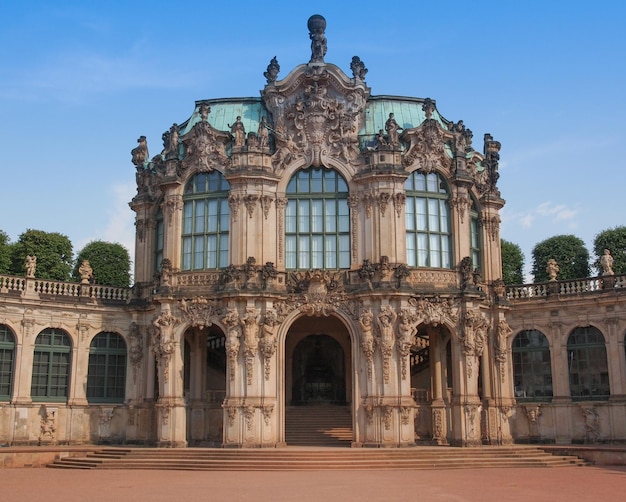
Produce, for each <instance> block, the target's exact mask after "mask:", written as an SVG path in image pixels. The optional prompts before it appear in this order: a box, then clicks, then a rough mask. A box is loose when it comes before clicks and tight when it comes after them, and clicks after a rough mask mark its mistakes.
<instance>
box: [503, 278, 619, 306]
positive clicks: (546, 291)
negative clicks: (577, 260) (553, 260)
mask: <svg viewBox="0 0 626 502" xmlns="http://www.w3.org/2000/svg"><path fill="white" fill-rule="evenodd" d="M623 288H626V274H622V275H606V276H601V277H588V278H584V279H570V280H564V281H550V282H541V283H537V284H522V285H512V286H507V288H506V298H507V300H509V301H517V300H532V299H538V298H544V299H545V298H546V297H548V296H551V295H552V296H554V295H561V296H568V295H578V294H583V293H601V292H606V291H607V290H613V289H623Z"/></svg>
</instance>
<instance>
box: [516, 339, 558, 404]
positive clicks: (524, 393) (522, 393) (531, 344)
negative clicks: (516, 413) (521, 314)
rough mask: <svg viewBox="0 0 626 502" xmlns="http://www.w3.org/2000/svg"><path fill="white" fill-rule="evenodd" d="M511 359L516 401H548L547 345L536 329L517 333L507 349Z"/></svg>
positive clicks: (549, 369) (549, 384)
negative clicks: (509, 348) (510, 353)
mask: <svg viewBox="0 0 626 502" xmlns="http://www.w3.org/2000/svg"><path fill="white" fill-rule="evenodd" d="M511 352H512V356H513V385H514V389H513V390H514V393H515V397H516V399H517V400H519V401H549V400H551V399H552V365H551V363H550V344H549V343H548V339H547V338H546V336H545V335H544V334H543V333H542V332H541V331H538V330H536V329H528V330H524V331H521V332H520V333H518V334H517V335H516V336H515V338H514V339H513V346H512V348H511Z"/></svg>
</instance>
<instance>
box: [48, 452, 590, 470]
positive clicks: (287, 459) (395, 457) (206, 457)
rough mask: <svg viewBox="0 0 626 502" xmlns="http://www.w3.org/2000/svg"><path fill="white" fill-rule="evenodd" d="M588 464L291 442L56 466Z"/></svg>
mask: <svg viewBox="0 0 626 502" xmlns="http://www.w3.org/2000/svg"><path fill="white" fill-rule="evenodd" d="M583 465H587V463H586V462H585V461H584V460H581V459H579V458H578V457H573V456H566V455H551V454H549V453H546V452H544V451H543V450H541V449H540V448H537V447H532V446H485V447H478V448H453V447H443V446H437V447H412V448H398V449H369V448H316V447H291V448H290V447H287V448H280V449H267V450H266V449H254V450H252V449H250V450H233V449H210V448H181V449H172V448H168V449H165V448H102V449H100V450H98V451H96V452H94V453H92V454H88V455H85V456H82V457H65V458H62V459H59V460H56V461H55V462H53V463H52V464H49V465H48V466H47V467H52V468H57V469H163V470H189V471H295V470H381V469H395V470H398V469H463V468H493V467H500V468H507V467H508V468H516V467H563V466H583Z"/></svg>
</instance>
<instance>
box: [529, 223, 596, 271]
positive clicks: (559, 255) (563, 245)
mask: <svg viewBox="0 0 626 502" xmlns="http://www.w3.org/2000/svg"><path fill="white" fill-rule="evenodd" d="M550 258H554V259H555V260H556V262H557V264H558V265H559V269H560V270H559V275H558V277H557V279H559V280H566V279H578V278H583V277H589V251H587V248H586V247H585V243H584V242H583V241H582V240H581V239H579V238H578V237H576V236H575V235H555V236H554V237H550V238H548V239H546V240H544V241H541V242H540V243H539V244H537V245H536V246H535V247H534V248H533V270H532V272H533V275H534V276H535V282H545V281H548V280H549V279H550V277H549V276H548V273H547V272H546V265H547V263H548V260H549V259H550Z"/></svg>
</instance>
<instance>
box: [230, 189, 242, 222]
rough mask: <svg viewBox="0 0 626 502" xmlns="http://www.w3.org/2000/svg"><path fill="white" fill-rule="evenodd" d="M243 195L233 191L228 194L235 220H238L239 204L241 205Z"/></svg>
mask: <svg viewBox="0 0 626 502" xmlns="http://www.w3.org/2000/svg"><path fill="white" fill-rule="evenodd" d="M241 201H242V197H241V195H239V194H236V193H231V194H230V195H229V196H228V207H229V208H230V213H231V214H232V215H233V221H237V217H238V216H239V206H240V205H241Z"/></svg>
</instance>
